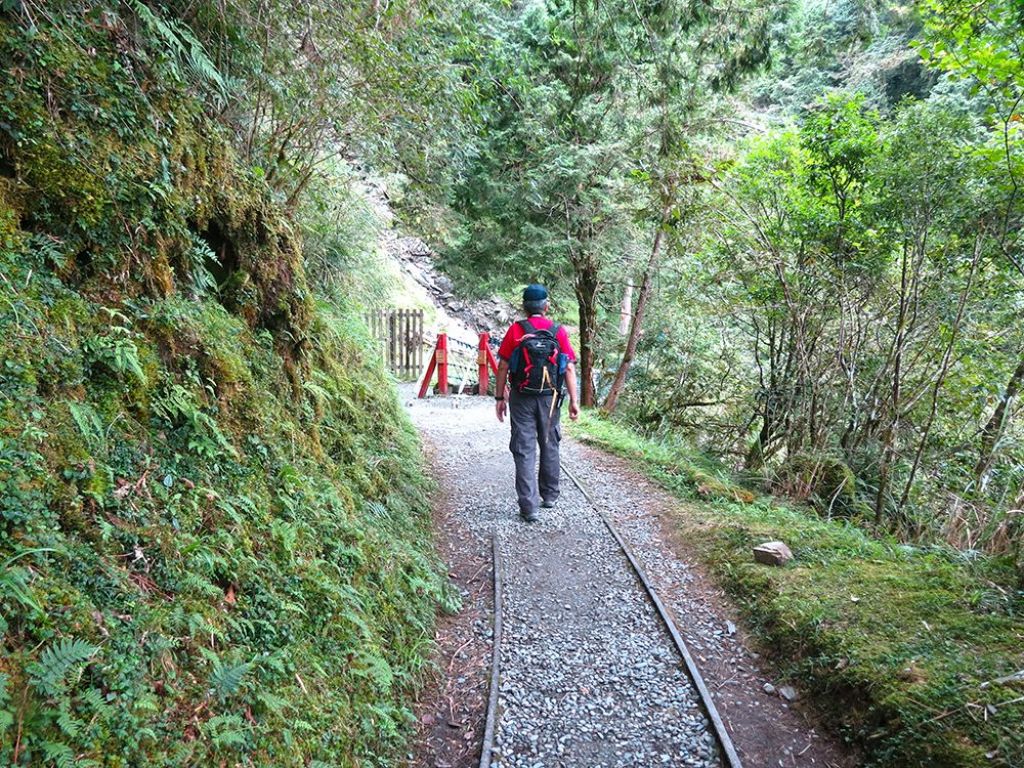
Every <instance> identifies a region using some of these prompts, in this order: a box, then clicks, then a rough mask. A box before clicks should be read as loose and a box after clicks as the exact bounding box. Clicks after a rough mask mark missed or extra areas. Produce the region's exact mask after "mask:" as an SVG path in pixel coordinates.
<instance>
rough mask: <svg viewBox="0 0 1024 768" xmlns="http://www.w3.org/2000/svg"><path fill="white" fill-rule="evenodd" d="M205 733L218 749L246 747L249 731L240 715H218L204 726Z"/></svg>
mask: <svg viewBox="0 0 1024 768" xmlns="http://www.w3.org/2000/svg"><path fill="white" fill-rule="evenodd" d="M203 731H204V732H205V733H206V735H207V736H208V737H209V738H210V740H211V741H213V743H214V745H215V746H217V747H240V746H244V745H245V743H246V741H247V738H248V735H249V729H248V728H247V727H246V725H245V722H244V721H243V720H242V718H241V717H239V716H238V715H217V716H216V717H211V718H210V719H209V720H208V721H207V722H206V723H205V724H204V725H203Z"/></svg>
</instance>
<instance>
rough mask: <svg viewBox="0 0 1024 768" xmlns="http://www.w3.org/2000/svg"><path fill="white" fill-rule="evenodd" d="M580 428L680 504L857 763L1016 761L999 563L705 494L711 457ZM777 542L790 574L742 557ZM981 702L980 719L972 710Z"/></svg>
mask: <svg viewBox="0 0 1024 768" xmlns="http://www.w3.org/2000/svg"><path fill="white" fill-rule="evenodd" d="M573 428H574V429H575V430H576V431H577V433H578V434H579V436H580V437H582V439H584V440H586V441H588V442H590V441H592V442H595V443H596V444H598V445H600V446H601V447H602V448H604V449H606V450H610V451H612V452H614V453H617V454H619V455H621V456H623V457H625V458H627V459H629V460H630V461H631V462H633V463H634V464H635V465H636V466H637V467H638V468H639V469H640V470H641V471H643V472H644V473H646V474H647V475H649V476H650V477H651V478H653V479H654V480H655V481H656V482H658V483H660V484H661V485H663V486H664V487H666V488H668V489H669V490H671V491H673V492H675V493H677V494H679V495H680V496H681V497H682V498H683V499H685V500H686V503H684V504H681V505H680V507H679V508H678V510H677V511H676V513H675V514H674V515H673V517H672V525H674V526H676V528H677V529H678V530H679V532H680V533H681V535H682V536H683V539H684V540H685V541H687V542H689V543H690V545H691V546H693V548H694V554H696V555H697V556H699V557H700V559H702V560H703V561H704V562H705V563H706V564H707V565H708V566H709V567H710V569H711V571H712V573H713V574H714V575H715V577H716V578H717V579H718V580H719V581H720V583H722V584H723V585H724V586H725V587H726V588H727V589H728V590H729V591H730V592H731V593H732V595H733V596H734V598H735V599H736V600H737V601H738V604H739V606H740V608H741V610H742V612H743V614H744V616H745V618H746V619H747V621H748V625H749V626H751V627H753V628H754V630H755V632H756V633H757V635H758V636H759V637H760V638H761V639H762V641H763V642H764V644H765V647H766V648H771V649H772V651H771V652H772V656H773V657H774V659H775V660H776V662H777V663H778V664H779V665H780V666H781V668H782V673H783V676H784V677H788V678H790V679H793V680H795V681H798V682H799V683H800V684H801V685H802V686H803V687H804V688H806V689H807V690H808V691H810V692H811V693H812V694H813V695H814V697H815V700H816V704H817V705H818V707H819V708H820V710H821V711H822V712H824V713H825V714H826V715H827V716H828V718H829V719H830V720H831V722H832V723H833V725H835V726H836V727H837V728H839V729H840V730H841V731H842V732H843V733H844V734H845V735H846V737H847V738H848V739H849V740H851V741H853V742H854V743H856V744H858V745H860V746H862V747H863V748H864V750H865V755H864V756H865V765H870V766H893V767H895V766H901V767H903V768H911V767H912V766H921V768H924V767H925V766H940V765H941V766H978V765H1004V766H1016V765H1017V763H1018V757H1019V755H1020V754H1022V750H1024V742H1022V734H1021V732H1020V729H1019V728H1018V727H1017V723H1018V722H1019V720H1020V718H1021V717H1022V716H1024V706H1022V702H1021V701H1020V692H1019V690H1016V689H1014V687H1013V686H1012V685H999V684H995V685H993V684H992V681H993V680H995V679H997V678H1001V677H1003V676H1006V675H1010V674H1012V673H1013V672H1015V671H1016V670H1019V669H1020V668H1021V667H1022V666H1024V654H1022V651H1021V646H1020V643H1019V642H1018V640H1017V637H1018V636H1019V635H1020V634H1021V632H1022V631H1024V593H1022V592H1020V591H1015V589H1014V586H1013V579H1012V572H1011V571H1010V570H1009V569H1008V568H1007V567H1006V563H1005V561H1002V560H998V559H988V558H974V559H970V558H964V557H962V556H961V555H960V553H958V552H957V551H956V550H953V549H951V548H948V547H912V546H907V545H902V544H900V543H899V542H897V541H896V540H893V539H891V538H883V539H875V538H873V537H871V536H869V535H867V534H866V533H865V532H864V531H863V530H861V529H859V528H857V527H855V526H853V525H850V524H848V523H846V522H845V521H839V520H834V521H824V520H822V519H820V518H819V517H818V516H816V515H812V514H808V513H807V512H806V511H803V510H799V509H796V508H794V507H792V506H785V505H781V504H777V503H775V502H773V501H771V500H770V499H765V498H761V499H757V500H754V501H753V502H752V503H751V501H749V500H748V501H746V502H744V503H740V502H739V501H738V500H736V499H734V498H733V499H731V498H729V497H728V496H727V495H724V494H720V493H708V492H706V491H703V490H701V488H700V485H699V483H700V482H701V481H700V480H698V478H701V477H703V476H705V475H706V474H707V473H708V468H709V467H712V466H715V463H714V462H713V461H711V460H709V459H708V458H707V457H706V456H703V455H701V454H700V453H699V452H695V451H693V449H692V448H687V447H686V446H685V443H681V442H675V443H673V442H672V441H652V440H649V439H644V438H641V437H639V436H638V435H636V434H635V433H634V432H631V431H630V430H628V429H626V428H623V427H622V426H620V425H617V424H615V423H612V422H609V421H606V420H601V419H596V418H593V417H590V418H587V419H584V420H581V422H580V423H579V424H578V425H575V426H574V427H573ZM718 473H719V474H718V477H719V478H720V480H721V482H722V483H723V484H725V483H734V482H735V481H733V480H731V479H730V476H729V475H728V473H725V472H723V471H722V469H721V467H720V466H719V468H718ZM697 498H700V499H701V500H702V501H701V503H700V504H699V505H698V504H694V503H692V500H694V499H697ZM773 539H782V540H784V541H786V542H787V543H788V544H789V546H790V548H791V549H792V550H793V552H794V554H795V556H796V557H795V560H794V561H793V562H792V563H791V564H789V565H787V566H786V567H784V568H779V569H770V568H766V567H764V566H761V565H757V564H756V563H754V562H753V559H752V558H751V556H750V550H751V547H753V546H755V545H757V544H759V543H761V542H763V541H767V540H773ZM982 684H984V685H982ZM990 706H991V709H988V712H989V716H988V717H986V718H981V717H975V716H974V713H975V711H976V710H977V709H978V708H981V709H986V708H988V707H990Z"/></svg>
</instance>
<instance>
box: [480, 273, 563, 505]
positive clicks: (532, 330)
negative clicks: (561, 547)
mask: <svg viewBox="0 0 1024 768" xmlns="http://www.w3.org/2000/svg"><path fill="white" fill-rule="evenodd" d="M550 308H551V302H550V301H549V300H548V291H547V289H546V288H545V287H544V286H543V285H537V284H536V283H535V284H533V285H528V286H527V287H526V290H524V291H523V312H524V313H525V314H526V319H525V320H518V321H516V322H515V323H513V324H512V326H511V327H510V328H509V329H508V331H507V332H506V333H505V338H504V339H503V340H502V342H501V346H500V347H499V348H498V357H499V358H500V360H501V362H499V363H498V382H497V387H496V389H495V400H496V401H497V402H496V403H495V411H496V413H497V414H498V421H502V422H503V421H505V413H506V411H507V413H508V415H509V420H510V421H511V422H512V439H511V441H510V442H509V446H508V447H509V450H511V451H512V457H513V458H514V459H515V463H516V495H517V496H518V497H519V514H520V515H521V516H522V518H523V519H524V520H526V521H527V522H533V521H534V520H536V519H537V508H538V507H544V508H546V509H549V508H551V507H553V506H555V501H556V500H557V499H558V477H559V463H558V444H559V442H561V440H562V428H561V426H560V425H559V412H560V410H561V405H562V396H563V392H562V385H563V383H564V384H565V386H566V388H567V389H568V390H569V418H571V419H573V420H575V419H576V418H577V417H578V416H579V414H580V408H579V400H578V399H577V397H576V366H575V362H576V353H575V352H574V351H573V348H572V345H571V344H570V343H569V334H568V332H567V331H566V330H565V328H564V327H563V326H561V325H558V324H556V323H554V322H552V321H551V320H550V319H549V318H548V317H547V314H548V310H549V309H550ZM506 382H508V385H509V386H507V387H506ZM538 448H539V449H540V471H539V473H538V471H537V469H536V466H537V450H538Z"/></svg>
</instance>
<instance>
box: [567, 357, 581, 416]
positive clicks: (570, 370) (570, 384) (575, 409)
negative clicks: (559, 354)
mask: <svg viewBox="0 0 1024 768" xmlns="http://www.w3.org/2000/svg"><path fill="white" fill-rule="evenodd" d="M565 388H566V389H568V390H569V418H570V419H572V420H573V421H576V419H578V418H579V416H580V401H579V398H578V397H577V394H576V363H569V365H568V367H567V368H566V369H565Z"/></svg>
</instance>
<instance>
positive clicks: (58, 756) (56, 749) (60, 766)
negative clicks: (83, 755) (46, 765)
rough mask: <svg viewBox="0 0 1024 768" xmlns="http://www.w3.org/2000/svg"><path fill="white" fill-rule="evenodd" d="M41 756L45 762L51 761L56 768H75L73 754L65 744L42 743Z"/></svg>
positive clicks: (57, 742)
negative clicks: (44, 758) (42, 755)
mask: <svg viewBox="0 0 1024 768" xmlns="http://www.w3.org/2000/svg"><path fill="white" fill-rule="evenodd" d="M43 754H44V755H45V756H46V759H47V761H51V760H52V761H53V763H54V765H55V766H56V767H57V768H75V753H74V752H73V751H72V750H71V747H69V746H68V745H67V744H62V743H61V742H59V741H44V742H43Z"/></svg>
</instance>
